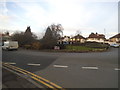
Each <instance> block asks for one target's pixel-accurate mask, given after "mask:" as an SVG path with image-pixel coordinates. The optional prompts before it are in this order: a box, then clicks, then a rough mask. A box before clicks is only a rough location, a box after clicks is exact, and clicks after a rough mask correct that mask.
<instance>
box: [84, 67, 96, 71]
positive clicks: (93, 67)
mask: <svg viewBox="0 0 120 90" xmlns="http://www.w3.org/2000/svg"><path fill="white" fill-rule="evenodd" d="M82 69H95V70H97V69H98V67H82Z"/></svg>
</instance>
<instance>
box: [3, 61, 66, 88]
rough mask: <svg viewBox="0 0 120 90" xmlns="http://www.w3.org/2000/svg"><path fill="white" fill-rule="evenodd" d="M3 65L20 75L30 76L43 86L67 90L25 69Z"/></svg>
mask: <svg viewBox="0 0 120 90" xmlns="http://www.w3.org/2000/svg"><path fill="white" fill-rule="evenodd" d="M2 65H3V66H4V67H7V68H10V69H12V70H14V71H17V72H19V73H22V74H24V75H28V76H30V78H32V79H34V80H35V81H37V82H39V83H42V84H43V85H45V86H47V87H48V88H52V89H53V90H58V89H60V90H65V89H63V88H62V87H61V86H58V85H57V84H55V83H53V82H51V81H49V80H47V79H45V78H43V77H40V76H38V75H36V74H34V73H31V72H29V71H26V70H24V69H21V68H18V67H16V66H13V65H10V64H8V63H4V62H3V63H2Z"/></svg>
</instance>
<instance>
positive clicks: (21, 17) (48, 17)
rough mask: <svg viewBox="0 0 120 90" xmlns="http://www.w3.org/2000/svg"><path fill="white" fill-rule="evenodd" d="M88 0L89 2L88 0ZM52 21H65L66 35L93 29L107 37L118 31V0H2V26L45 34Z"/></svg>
mask: <svg viewBox="0 0 120 90" xmlns="http://www.w3.org/2000/svg"><path fill="white" fill-rule="evenodd" d="M88 1H89V2H88ZM51 24H62V26H63V28H64V30H63V33H64V35H70V36H71V35H75V33H76V31H77V30H79V31H81V34H82V35H83V36H85V37H87V36H88V35H89V34H90V33H91V32H95V33H96V32H98V33H100V34H104V29H105V35H106V37H107V38H109V37H111V36H113V35H115V34H117V33H118V0H29V1H28V0H26V1H25V0H24V1H23V0H16V1H15V0H2V1H0V29H1V30H3V31H4V30H9V31H10V32H15V31H18V30H19V31H25V29H26V27H27V26H31V30H32V32H34V33H35V34H37V35H38V36H40V35H42V34H41V33H43V32H44V31H45V29H46V28H47V26H49V25H51Z"/></svg>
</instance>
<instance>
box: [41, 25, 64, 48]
mask: <svg viewBox="0 0 120 90" xmlns="http://www.w3.org/2000/svg"><path fill="white" fill-rule="evenodd" d="M62 30H63V28H62V25H61V24H58V25H54V24H52V25H51V26H48V27H47V29H46V32H45V35H44V36H43V39H42V40H41V43H42V44H43V45H42V47H43V48H44V49H52V48H53V47H54V46H55V45H56V44H57V40H58V39H59V38H60V37H61V33H62Z"/></svg>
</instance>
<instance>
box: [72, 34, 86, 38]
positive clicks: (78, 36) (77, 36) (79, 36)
mask: <svg viewBox="0 0 120 90" xmlns="http://www.w3.org/2000/svg"><path fill="white" fill-rule="evenodd" d="M73 38H75V39H78V38H79V39H85V37H83V36H82V35H79V34H78V35H76V36H74V37H72V38H71V39H73Z"/></svg>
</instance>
